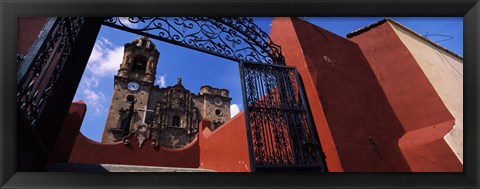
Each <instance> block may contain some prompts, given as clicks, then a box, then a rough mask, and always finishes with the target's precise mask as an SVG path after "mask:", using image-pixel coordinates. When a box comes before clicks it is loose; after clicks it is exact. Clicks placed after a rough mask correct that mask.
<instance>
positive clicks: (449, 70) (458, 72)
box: [389, 22, 463, 163]
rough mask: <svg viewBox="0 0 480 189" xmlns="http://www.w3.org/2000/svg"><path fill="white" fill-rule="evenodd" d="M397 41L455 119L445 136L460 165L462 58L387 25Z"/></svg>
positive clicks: (399, 27) (398, 27)
mask: <svg viewBox="0 0 480 189" xmlns="http://www.w3.org/2000/svg"><path fill="white" fill-rule="evenodd" d="M389 24H390V25H391V26H392V27H393V28H394V31H395V33H396V34H397V35H398V37H399V38H400V40H401V41H402V42H403V44H405V46H406V47H407V48H408V50H409V51H410V52H411V53H412V55H413V57H414V58H415V60H416V61H417V62H418V64H419V66H420V67H421V69H422V70H423V72H424V73H425V75H426V77H427V78H428V80H429V81H430V83H431V84H432V85H433V87H434V88H435V90H436V91H437V93H438V95H439V96H440V98H441V99H442V101H443V103H444V104H445V106H446V107H447V109H448V110H449V111H450V113H451V114H452V115H453V117H454V118H455V126H454V127H453V129H452V130H451V131H450V132H449V133H448V134H447V135H445V137H444V139H445V141H446V142H447V143H448V144H449V145H450V147H451V148H452V149H453V151H454V152H455V154H456V155H457V157H458V159H459V160H460V162H462V163H463V59H461V58H459V57H456V56H455V55H453V54H452V53H450V52H447V51H446V50H445V49H443V48H441V47H438V46H436V45H433V44H432V43H431V42H428V41H426V40H425V39H424V38H423V37H422V36H420V35H419V34H417V33H414V32H413V31H411V30H410V31H409V30H408V29H405V28H404V27H402V26H399V25H397V23H391V22H390V23H389Z"/></svg>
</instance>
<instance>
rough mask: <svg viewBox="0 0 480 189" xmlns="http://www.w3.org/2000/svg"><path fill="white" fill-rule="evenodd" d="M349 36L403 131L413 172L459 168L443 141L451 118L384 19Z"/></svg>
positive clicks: (402, 146)
mask: <svg viewBox="0 0 480 189" xmlns="http://www.w3.org/2000/svg"><path fill="white" fill-rule="evenodd" d="M350 40H351V41H353V42H356V43H357V44H358V45H359V47H360V48H361V49H362V51H363V53H364V55H365V57H366V58H367V60H368V63H369V64H370V66H371V68H372V70H373V72H374V73H375V75H376V77H377V78H378V81H379V83H380V84H381V86H382V89H383V91H384V93H385V94H386V96H387V99H388V101H389V103H390V105H391V106H392V109H393V110H394V112H395V114H396V115H397V117H398V119H399V121H400V122H401V124H402V127H403V128H404V130H405V131H406V132H405V133H404V135H403V136H402V137H401V138H400V139H399V146H400V149H401V151H402V153H403V155H404V157H405V159H406V160H407V161H408V163H409V166H410V168H411V169H412V171H414V172H461V171H463V166H462V164H461V162H460V161H459V160H458V158H457V157H456V155H455V154H454V152H453V151H452V149H451V148H450V147H449V146H448V144H447V143H446V141H445V140H444V139H443V137H444V136H445V135H446V134H447V133H448V132H449V131H450V130H451V129H452V128H453V126H454V124H455V120H454V117H453V116H452V114H451V113H450V112H449V111H448V109H447V108H446V106H445V104H444V103H443V102H442V100H441V98H440V97H439V96H438V94H437V92H436V91H435V88H434V87H433V86H432V84H431V83H430V81H429V80H428V78H427V77H426V75H425V73H424V72H423V70H422V69H421V67H420V66H419V64H418V63H417V61H416V60H415V58H414V57H413V55H412V54H411V52H410V51H409V50H408V48H407V47H406V46H405V44H404V43H403V42H402V41H401V40H400V38H399V37H398V35H397V34H396V33H395V31H394V29H393V27H392V26H391V25H390V23H389V22H388V21H387V22H384V23H382V24H380V25H378V26H376V27H374V28H371V29H370V30H368V31H366V32H364V33H361V34H359V35H356V36H354V37H352V38H351V39H350Z"/></svg>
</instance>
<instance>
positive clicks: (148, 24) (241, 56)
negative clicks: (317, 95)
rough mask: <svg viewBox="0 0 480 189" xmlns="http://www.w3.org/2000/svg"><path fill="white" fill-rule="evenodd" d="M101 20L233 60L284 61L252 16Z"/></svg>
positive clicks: (276, 47)
mask: <svg viewBox="0 0 480 189" xmlns="http://www.w3.org/2000/svg"><path fill="white" fill-rule="evenodd" d="M104 24H105V25H107V26H110V27H114V28H118V29H122V30H126V31H129V32H132V33H137V34H140V35H144V36H148V37H151V38H154V39H158V40H161V41H166V42H170V43H174V44H177V45H180V46H184V47H188V48H191V49H195V50H199V51H203V52H206V53H209V54H213V55H216V56H220V57H224V58H227V59H231V60H235V61H248V62H257V63H267V64H279V65H285V63H284V62H285V60H284V57H283V55H282V52H281V48H280V46H278V45H276V44H275V43H273V42H272V40H271V39H270V37H269V36H268V34H267V33H265V32H264V31H262V30H261V28H260V27H258V26H257V25H256V24H255V23H254V21H253V19H252V18H245V17H128V18H126V17H110V18H107V19H105V20H104Z"/></svg>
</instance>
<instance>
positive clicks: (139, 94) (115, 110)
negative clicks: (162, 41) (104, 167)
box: [101, 37, 160, 142]
mask: <svg viewBox="0 0 480 189" xmlns="http://www.w3.org/2000/svg"><path fill="white" fill-rule="evenodd" d="M159 56H160V53H159V52H158V50H157V49H156V47H155V45H154V44H153V43H152V41H150V39H149V38H147V37H139V38H137V39H134V40H133V41H132V42H130V43H127V44H125V46H124V54H123V61H122V63H121V64H120V69H119V70H118V74H117V75H115V78H114V92H113V95H112V100H111V102H110V109H109V112H108V116H107V121H106V123H105V128H104V131H103V135H102V141H101V142H116V141H120V140H122V138H123V137H124V136H125V135H127V134H128V133H130V132H132V131H134V130H135V129H136V128H135V125H137V124H142V123H143V122H145V120H144V117H143V112H141V111H138V110H141V109H145V110H146V109H147V108H148V107H147V105H148V101H149V95H150V91H151V90H152V88H153V83H154V81H155V74H156V69H157V62H158V58H159ZM146 107H147V108H146Z"/></svg>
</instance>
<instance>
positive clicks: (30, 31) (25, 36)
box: [17, 17, 48, 68]
mask: <svg viewBox="0 0 480 189" xmlns="http://www.w3.org/2000/svg"><path fill="white" fill-rule="evenodd" d="M47 19H48V18H47V17H19V18H17V31H18V32H17V53H20V54H23V55H26V54H27V53H28V50H30V47H32V44H33V42H35V40H36V39H37V37H38V35H39V34H40V31H42V28H43V26H44V25H45V22H47ZM18 66H19V65H17V68H18Z"/></svg>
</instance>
